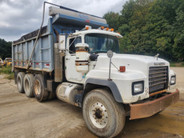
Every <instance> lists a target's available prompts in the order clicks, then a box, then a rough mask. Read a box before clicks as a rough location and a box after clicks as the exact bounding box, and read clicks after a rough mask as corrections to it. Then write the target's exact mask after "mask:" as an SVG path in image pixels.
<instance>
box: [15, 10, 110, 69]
mask: <svg viewBox="0 0 184 138" xmlns="http://www.w3.org/2000/svg"><path fill="white" fill-rule="evenodd" d="M49 12H50V15H51V17H50V18H49V20H48V25H47V26H45V27H43V28H42V31H41V36H40V38H39V40H38V43H37V46H36V48H35V50H34V54H33V57H32V60H31V67H30V68H29V69H30V70H37V71H46V72H52V71H53V70H54V43H56V42H58V36H59V35H65V36H66V38H67V36H68V35H69V34H70V33H74V32H75V31H76V30H81V29H82V28H84V27H85V25H91V26H93V27H95V28H97V27H100V26H101V25H104V26H107V24H106V20H105V19H103V18H100V17H97V16H93V15H89V14H85V13H82V12H78V11H74V10H71V9H66V8H64V7H61V8H54V7H50V10H49ZM37 34H38V30H36V31H33V32H31V33H29V34H26V35H24V36H22V37H21V38H20V39H19V40H17V41H14V42H13V45H12V59H13V63H12V65H13V69H14V68H21V69H26V68H27V64H28V61H29V59H30V56H31V53H32V51H33V47H34V43H35V40H36V37H37Z"/></svg>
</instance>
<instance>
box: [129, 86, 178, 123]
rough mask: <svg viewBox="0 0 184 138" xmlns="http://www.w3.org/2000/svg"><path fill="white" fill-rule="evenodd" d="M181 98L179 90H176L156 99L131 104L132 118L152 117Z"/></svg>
mask: <svg viewBox="0 0 184 138" xmlns="http://www.w3.org/2000/svg"><path fill="white" fill-rule="evenodd" d="M178 100H179V90H178V89H176V92H173V93H169V94H168V95H165V96H163V97H161V98H158V99H156V100H153V101H150V102H146V103H140V104H130V120H133V119H139V118H146V117H150V116H152V115H154V114H156V113H158V112H159V111H162V110H163V109H165V108H166V107H168V106H170V105H171V104H173V103H176V102H177V101H178Z"/></svg>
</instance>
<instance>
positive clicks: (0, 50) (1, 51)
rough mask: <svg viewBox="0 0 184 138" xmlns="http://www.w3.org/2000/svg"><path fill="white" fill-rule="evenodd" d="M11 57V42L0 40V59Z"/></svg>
mask: <svg viewBox="0 0 184 138" xmlns="http://www.w3.org/2000/svg"><path fill="white" fill-rule="evenodd" d="M6 57H11V42H6V41H5V40H4V39H0V58H3V59H5V58H6Z"/></svg>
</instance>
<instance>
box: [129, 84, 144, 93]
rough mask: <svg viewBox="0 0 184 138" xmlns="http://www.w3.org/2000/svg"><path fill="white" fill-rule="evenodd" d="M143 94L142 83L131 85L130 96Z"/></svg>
mask: <svg viewBox="0 0 184 138" xmlns="http://www.w3.org/2000/svg"><path fill="white" fill-rule="evenodd" d="M143 92H144V81H138V82H133V83H132V95H136V94H140V93H143Z"/></svg>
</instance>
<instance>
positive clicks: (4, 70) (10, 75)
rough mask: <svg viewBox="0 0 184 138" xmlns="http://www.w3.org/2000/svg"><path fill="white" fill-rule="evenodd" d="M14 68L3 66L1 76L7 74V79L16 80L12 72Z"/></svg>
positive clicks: (0, 70) (0, 69)
mask: <svg viewBox="0 0 184 138" xmlns="http://www.w3.org/2000/svg"><path fill="white" fill-rule="evenodd" d="M11 69H12V67H11V66H3V67H2V68H0V74H6V76H5V77H6V78H7V79H13V78H14V74H13V72H12V71H11Z"/></svg>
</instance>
